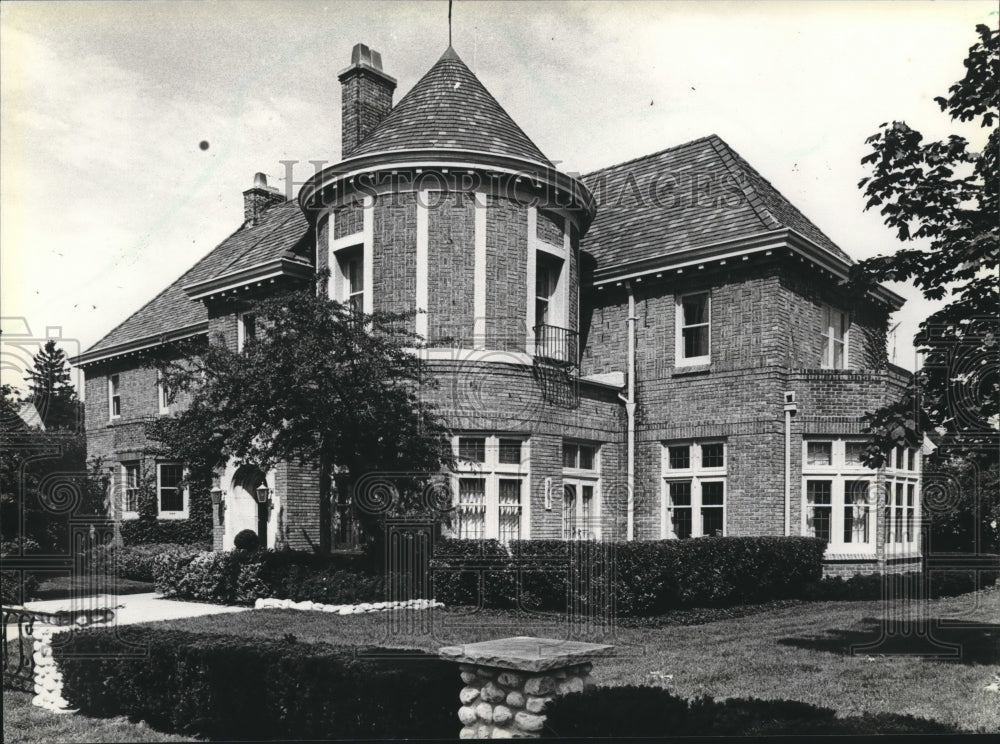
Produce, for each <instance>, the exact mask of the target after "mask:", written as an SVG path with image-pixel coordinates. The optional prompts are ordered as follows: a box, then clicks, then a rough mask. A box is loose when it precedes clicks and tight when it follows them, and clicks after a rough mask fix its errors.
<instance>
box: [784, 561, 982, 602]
mask: <svg viewBox="0 0 1000 744" xmlns="http://www.w3.org/2000/svg"><path fill="white" fill-rule="evenodd" d="M998 578H1000V571H980V572H977V571H974V570H972V569H960V568H956V569H954V570H941V569H935V570H931V571H929V572H927V573H926V574H922V573H918V572H908V573H905V574H885V575H884V576H883V575H882V574H862V575H858V576H852V577H850V578H849V579H844V578H841V577H839V576H828V577H826V578H824V579H822V580H820V581H817V582H814V583H813V584H810V585H809V586H808V587H806V591H805V593H804V595H803V598H805V599H809V600H821V601H847V602H857V601H864V600H877V599H882V597H883V596H885V595H884V592H886V591H888V592H889V596H893V597H903V596H906V597H918V596H926V597H927V598H929V599H936V598H938V597H955V596H958V595H959V594H968V593H969V592H974V591H977V590H979V589H983V588H985V587H987V586H992V585H993V584H995V583H996V581H997V579H998ZM887 581H888V582H892V584H891V586H889V587H888V588H887V589H884V588H883V585H884V584H885V582H887ZM921 584H923V586H921Z"/></svg>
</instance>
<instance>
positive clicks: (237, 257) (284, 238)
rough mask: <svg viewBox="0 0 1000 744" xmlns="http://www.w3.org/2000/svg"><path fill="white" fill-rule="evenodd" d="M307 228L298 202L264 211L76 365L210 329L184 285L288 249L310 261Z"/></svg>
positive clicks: (205, 315)
mask: <svg viewBox="0 0 1000 744" xmlns="http://www.w3.org/2000/svg"><path fill="white" fill-rule="evenodd" d="M308 228H309V226H308V223H307V222H306V219H305V217H304V216H303V215H302V212H301V211H300V210H299V208H298V205H297V204H296V202H295V201H294V200H292V201H286V202H284V203H283V204H279V205H277V206H274V207H272V208H271V209H269V210H267V211H266V212H264V214H263V215H262V217H261V219H260V221H259V222H258V223H257V224H256V225H252V226H248V225H244V226H242V227H240V228H239V229H238V230H237V231H236V232H234V233H233V234H232V235H230V236H229V237H228V238H226V239H225V240H223V241H222V242H221V243H220V244H219V245H218V246H216V247H215V248H214V249H213V250H212V251H211V252H210V253H208V255H206V256H205V257H204V258H202V259H201V260H200V261H198V263H196V264H195V265H194V266H192V267H191V268H190V269H189V270H188V271H186V272H185V273H184V274H183V275H182V276H181V277H179V278H178V279H177V280H176V281H174V282H173V283H171V284H170V285H169V286H168V287H167V288H166V289H164V290H163V291H162V292H160V293H159V294H158V295H156V296H155V297H154V298H153V299H152V300H150V301H149V302H147V303H146V304H145V305H143V306H142V307H141V308H139V310H137V311H136V312H135V313H133V314H132V315H131V316H129V318H128V319H126V320H125V322H123V323H122V324H120V325H119V326H117V327H116V328H114V329H112V330H111V332H110V333H108V334H107V335H106V336H105V337H104V338H102V339H101V340H100V341H98V342H97V343H96V344H94V345H93V346H91V347H90V348H89V349H87V351H85V352H83V353H82V354H81V355H80V356H79V357H77V358H76V360H74V363H77V364H80V363H84V364H86V363H88V362H93V361H97V360H98V359H101V358H104V357H105V356H111V355H113V354H115V353H118V351H120V350H122V349H127V348H130V347H131V346H133V345H137V344H142V343H143V342H144V341H148V340H150V339H156V338H158V337H160V336H167V335H170V334H174V333H176V332H177V331H180V330H183V329H191V330H193V331H194V330H197V327H198V326H199V325H200V324H205V330H206V331H207V323H208V312H207V310H206V308H205V304H204V303H203V302H200V301H196V300H192V299H191V298H190V297H188V295H187V293H186V292H185V291H184V287H186V286H189V285H192V284H198V283H201V282H206V281H209V280H211V279H214V278H217V277H222V276H225V275H226V274H229V273H232V272H237V271H239V270H240V269H243V268H245V267H247V266H252V265H254V264H258V263H263V262H265V261H268V260H271V259H275V258H278V257H280V256H281V255H282V254H283V253H284V252H285V251H292V252H293V253H295V254H296V255H297V256H299V257H301V258H302V259H304V260H307V261H309V263H311V258H310V251H311V243H310V242H309V241H308V239H307V233H308Z"/></svg>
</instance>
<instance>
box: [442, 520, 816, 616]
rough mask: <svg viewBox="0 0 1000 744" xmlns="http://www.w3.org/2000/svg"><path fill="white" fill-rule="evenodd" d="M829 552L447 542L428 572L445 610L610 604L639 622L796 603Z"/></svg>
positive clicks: (782, 541) (782, 544)
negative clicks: (689, 612) (689, 611)
mask: <svg viewBox="0 0 1000 744" xmlns="http://www.w3.org/2000/svg"><path fill="white" fill-rule="evenodd" d="M824 549H825V545H824V544H823V542H822V541H820V540H816V539H814V538H809V537H706V538H700V539H697V540H658V541H648V542H630V543H610V542H606V543H600V542H568V541H563V540H514V541H512V542H511V543H510V547H509V549H505V548H504V547H503V546H502V545H501V544H500V543H497V542H496V541H489V540H486V541H475V540H470V541H462V540H446V541H444V542H443V543H442V545H441V546H440V549H438V550H436V551H435V555H434V559H433V560H432V562H431V566H432V571H433V577H434V592H435V598H436V599H438V600H440V601H442V602H444V603H445V604H478V605H483V606H487V607H507V608H515V607H520V608H523V609H532V610H555V611H563V610H565V609H566V608H567V607H576V608H585V607H592V606H594V605H602V606H605V607H611V606H612V604H611V603H612V602H613V607H614V610H615V612H616V613H617V614H618V615H619V616H634V615H653V614H660V613H663V612H666V611H667V610H672V609H684V608H690V607H728V606H732V605H737V604H746V603H758V602H766V601H769V600H774V599H786V598H791V597H798V596H800V595H802V593H803V592H804V591H805V588H806V587H807V586H808V585H809V584H811V583H815V582H817V581H819V580H820V577H821V575H822V563H823V552H824ZM504 556H506V558H504ZM491 572H492V573H493V574H495V575H493V576H491V575H490V573H491ZM480 581H482V582H483V585H482V587H480V584H479V582H480Z"/></svg>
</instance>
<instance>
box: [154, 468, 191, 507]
mask: <svg viewBox="0 0 1000 744" xmlns="http://www.w3.org/2000/svg"><path fill="white" fill-rule="evenodd" d="M183 481H184V467H183V466H182V465H181V464H180V463H178V462H158V463H156V507H157V511H158V512H159V516H160V517H161V518H167V519H181V518H184V517H187V500H188V495H187V489H186V488H184V486H183Z"/></svg>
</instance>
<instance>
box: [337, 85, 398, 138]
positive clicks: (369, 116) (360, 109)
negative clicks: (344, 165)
mask: <svg viewBox="0 0 1000 744" xmlns="http://www.w3.org/2000/svg"><path fill="white" fill-rule="evenodd" d="M395 87H396V86H395V83H389V82H387V81H386V80H385V79H384V78H383V77H381V76H379V75H375V74H373V73H371V72H367V71H365V70H352V71H351V72H350V73H348V74H347V75H345V77H343V78H342V79H341V154H342V156H343V157H345V158H346V157H348V156H349V155H350V154H351V151H352V150H354V148H355V147H357V146H358V144H359V143H360V142H361V140H362V139H364V137H365V135H366V134H368V133H369V132H370V131H371V130H372V129H374V128H375V127H376V126H377V125H378V123H379V122H380V121H382V119H384V118H385V117H386V115H388V113H389V112H390V111H391V110H392V93H393V90H394V89H395Z"/></svg>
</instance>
